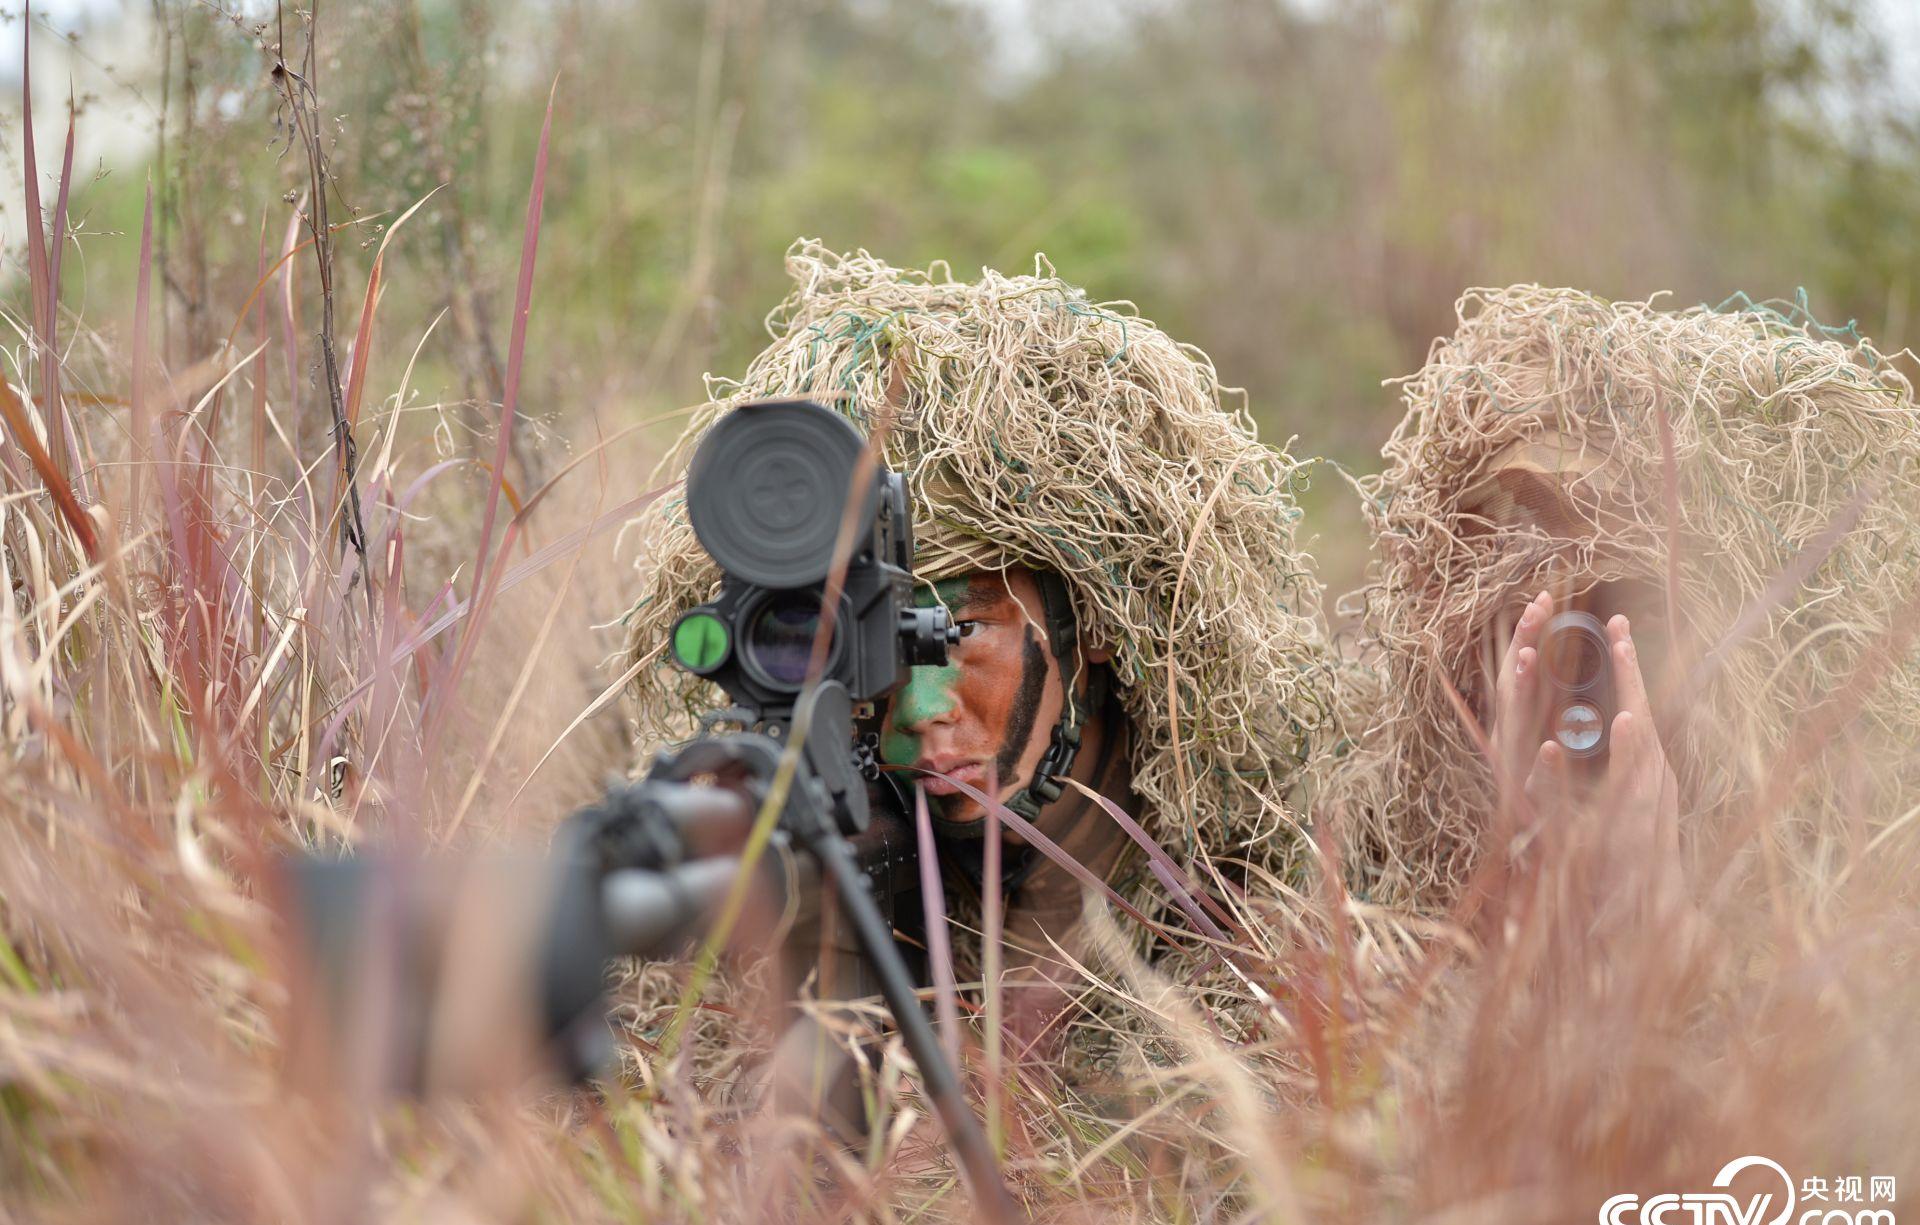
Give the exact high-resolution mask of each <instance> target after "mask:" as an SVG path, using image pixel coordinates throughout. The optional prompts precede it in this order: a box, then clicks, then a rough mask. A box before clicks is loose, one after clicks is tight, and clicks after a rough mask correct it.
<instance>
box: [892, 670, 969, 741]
mask: <svg viewBox="0 0 1920 1225" xmlns="http://www.w3.org/2000/svg"><path fill="white" fill-rule="evenodd" d="M959 680H960V669H959V668H957V667H954V666H953V665H950V664H949V665H947V666H944V667H931V666H927V665H922V666H920V667H916V668H913V669H911V670H910V671H909V672H908V674H907V683H906V684H905V685H904V686H902V687H901V689H900V692H899V693H897V694H895V695H894V697H893V725H894V726H895V727H898V728H903V729H905V730H907V731H918V730H920V729H921V728H924V727H931V726H933V725H934V724H936V723H947V722H951V721H952V720H953V717H954V712H955V710H956V709H957V708H958V707H959V704H960V703H959V699H958V697H957V695H956V694H955V692H954V687H955V685H956V684H958V682H959Z"/></svg>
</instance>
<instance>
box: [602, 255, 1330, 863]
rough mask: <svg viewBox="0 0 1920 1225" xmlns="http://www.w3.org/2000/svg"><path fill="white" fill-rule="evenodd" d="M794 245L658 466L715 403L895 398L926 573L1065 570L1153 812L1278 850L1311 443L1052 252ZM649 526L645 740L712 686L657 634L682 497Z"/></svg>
mask: <svg viewBox="0 0 1920 1225" xmlns="http://www.w3.org/2000/svg"><path fill="white" fill-rule="evenodd" d="M787 269H788V271H789V273H790V274H791V275H792V277H793V279H794V283H795V288H794V291H793V293H792V294H791V295H790V296H789V297H788V298H787V299H786V301H784V302H782V303H781V304H780V305H779V306H778V307H776V308H775V309H774V311H773V312H772V314H771V315H769V316H768V319H767V327H768V330H769V331H770V332H771V333H772V335H773V337H774V342H773V344H772V345H771V346H769V347H768V348H767V349H766V350H765V351H764V352H762V353H761V354H760V355H759V356H758V357H756V358H754V360H753V361H752V362H751V363H750V364H749V365H748V367H747V371H746V373H745V374H744V375H743V376H742V377H741V378H740V379H738V380H732V379H710V380H709V386H708V391H709V394H710V395H711V396H712V400H711V402H710V403H708V404H707V405H706V406H705V407H704V408H703V410H702V411H701V412H700V413H699V414H698V415H697V416H696V418H695V419H694V421H693V422H692V424H691V425H690V427H689V428H688V430H687V432H686V434H685V435H684V436H683V438H682V440H681V443H680V444H679V445H678V446H677V447H676V448H675V450H674V451H673V453H672V454H671V455H670V456H669V458H668V460H667V461H666V466H665V469H664V471H665V472H666V473H667V474H669V475H670V476H678V475H679V473H680V472H681V471H682V470H683V469H684V466H685V464H686V462H687V460H688V459H689V458H691V455H692V451H693V446H694V444H695V443H696V442H697V441H698V439H699V437H700V435H701V433H702V432H703V431H704V430H705V429H706V427H707V426H708V425H709V424H711V423H712V422H713V421H714V420H715V419H716V418H718V417H719V416H720V415H721V414H723V413H725V412H727V411H728V410H729V409H731V408H732V407H734V406H735V405H737V404H740V403H743V402H746V401H752V400H762V399H771V398H781V397H795V396H807V397H812V398H815V399H818V400H820V401H822V402H824V403H826V404H827V405H829V406H830V407H834V408H837V409H839V410H840V411H842V412H844V413H846V414H847V416H848V417H850V418H851V419H852V420H853V421H854V422H855V423H856V424H857V425H859V426H860V427H861V429H862V430H863V431H869V430H871V429H872V427H873V425H874V423H875V421H876V420H877V419H878V418H879V417H880V416H881V415H883V414H884V415H887V416H890V417H892V418H893V426H892V429H891V432H890V434H889V436H888V441H887V447H886V462H887V463H888V465H889V466H892V467H894V468H896V469H898V470H900V471H903V472H905V473H906V474H907V476H908V480H909V484H910V488H911V490H912V493H913V497H914V515H915V532H916V535H917V537H918V545H919V547H918V552H917V555H916V559H915V569H916V571H917V573H918V574H919V575H920V576H921V577H923V578H926V579H937V578H940V577H944V576H947V575H951V574H955V573H959V572H962V571H965V570H973V569H993V568H1001V567H1005V566H1009V565H1016V564H1023V565H1027V566H1031V567H1033V568H1036V569H1041V570H1054V571H1057V572H1059V573H1060V574H1062V575H1064V576H1065V577H1066V579H1067V581H1068V584H1069V587H1070V589H1071V591H1072V595H1073V602H1074V607H1075V610H1076V612H1077V613H1078V615H1079V617H1080V621H1081V625H1082V628H1083V635H1084V637H1085V639H1086V640H1087V641H1088V643H1089V644H1090V645H1092V646H1095V647H1104V648H1107V649H1109V650H1111V651H1112V652H1113V668H1114V672H1115V675H1116V677H1117V678H1118V679H1119V682H1120V685H1121V686H1122V688H1123V690H1124V701H1125V704H1126V709H1127V712H1128V714H1129V716H1130V717H1131V719H1132V722H1133V726H1134V751H1135V760H1134V777H1133V785H1134V790H1135V792H1136V793H1137V794H1138V795H1139V796H1140V797H1141V799H1142V800H1143V801H1144V802H1145V808H1146V811H1145V812H1143V813H1140V814H1137V815H1139V816H1140V818H1141V820H1142V823H1143V824H1145V826H1146V827H1147V829H1148V830H1149V831H1151V832H1152V833H1153V834H1154V835H1155V836H1156V837H1158V838H1161V839H1162V840H1163V843H1164V844H1165V845H1166V846H1167V849H1168V850H1169V852H1170V853H1172V854H1174V855H1175V856H1176V857H1178V856H1181V855H1182V854H1185V855H1189V856H1190V855H1191V854H1193V853H1194V852H1195V851H1196V850H1198V849H1200V848H1205V849H1207V850H1209V851H1211V852H1212V853H1214V854H1222V853H1226V854H1241V853H1245V854H1247V855H1249V856H1251V857H1252V858H1254V859H1255V860H1257V861H1259V862H1261V863H1263V864H1267V865H1278V866H1285V865H1289V864H1291V863H1292V861H1293V858H1294V856H1295V854H1296V852H1297V850H1298V845H1297V844H1298V839H1297V838H1296V836H1295V835H1296V832H1297V824H1296V822H1295V819H1294V817H1293V816H1292V815H1291V814H1290V813H1289V811H1288V809H1287V807H1286V805H1285V804H1284V803H1283V799H1282V797H1283V795H1284V794H1285V792H1286V789H1287V787H1288V785H1289V783H1290V781H1291V780H1292V779H1293V777H1294V775H1295V774H1296V772H1297V770H1298V768H1299V766H1300V764H1301V762H1302V761H1303V760H1305V759H1306V758H1307V756H1308V755H1309V754H1310V753H1311V752H1313V751H1314V750H1315V749H1316V747H1317V741H1316V737H1317V736H1318V735H1319V734H1320V733H1321V732H1322V731H1323V729H1324V727H1325V725H1326V722H1327V718H1328V707H1329V697H1328V693H1329V687H1330V685H1329V670H1328V667H1329V665H1328V658H1327V654H1326V648H1325V636H1324V633H1323V630H1322V624H1321V616H1320V611H1319V585H1318V582H1317V581H1316V580H1315V578H1314V577H1313V575H1312V573H1311V571H1310V568H1309V563H1308V560H1307V559H1306V557H1305V556H1304V555H1303V554H1302V553H1301V552H1300V551H1299V550H1298V548H1297V547H1296V545H1295V541H1294V529H1295V524H1296V522H1297V521H1298V518H1299V511H1298V509H1297V508H1296V506H1295V505H1294V498H1293V485H1294V482H1295V481H1296V480H1297V479H1301V468H1302V465H1301V464H1300V463H1298V462H1296V461H1295V460H1294V459H1292V458H1291V457H1290V456H1289V455H1287V454H1286V453H1285V452H1284V451H1281V450H1276V449H1273V448H1270V447H1267V446H1265V445H1263V444H1261V443H1260V442H1259V441H1258V439H1257V438H1256V437H1255V433H1254V428H1253V424H1252V422H1251V420H1250V419H1249V418H1248V416H1247V414H1246V412H1245V410H1244V408H1238V409H1231V410H1230V409H1228V408H1227V407H1226V406H1225V405H1223V403H1222V399H1223V395H1224V394H1225V392H1224V389H1223V388H1222V387H1221V386H1220V383H1219V380H1218V378H1217V376H1216V375H1215V373H1214V370H1213V366H1212V363H1210V362H1209V361H1208V360H1207V358H1206V355H1205V354H1203V353H1201V352H1199V351H1198V350H1197V349H1194V348H1192V347H1190V346H1186V345H1180V344H1176V343H1175V342H1174V341H1173V340H1172V339H1170V338H1169V337H1168V336H1167V335H1166V334H1165V333H1163V332H1161V331H1160V330H1159V329H1158V328H1156V327H1155V326H1154V325H1153V324H1152V323H1150V322H1148V321H1147V320H1144V319H1141V318H1140V317H1139V316H1138V315H1136V314H1134V313H1133V311H1132V307H1131V306H1130V305H1129V304H1125V303H1118V304H1112V303H1110V304H1096V303H1093V302H1090V301H1088V299H1087V298H1086V296H1085V294H1084V293H1082V292H1081V291H1080V290H1078V289H1075V288H1074V287H1073V286H1071V285H1069V284H1067V283H1066V282H1064V281H1062V280H1060V279H1059V278H1058V277H1056V276H1055V275H1054V274H1053V272H1052V269H1051V268H1049V267H1047V266H1046V264H1045V262H1044V261H1041V262H1040V265H1039V268H1038V274H1037V275H1035V276H1013V277H1009V276H1002V275H1000V274H998V273H995V272H987V273H986V274H985V276H984V277H983V278H982V279H981V280H979V281H978V282H975V283H973V284H963V283H957V282H954V281H952V280H950V279H948V273H947V270H946V268H945V266H944V265H940V264H936V265H934V266H933V268H932V269H930V270H928V271H927V272H920V271H915V270H902V269H896V268H892V267H889V266H888V265H886V264H884V263H882V262H881V261H879V260H877V259H874V258H873V257H871V256H869V255H867V254H865V253H864V252H862V253H858V254H855V255H851V256H839V255H835V254H833V253H831V252H829V251H826V250H825V249H823V248H822V247H820V246H819V245H817V244H815V243H810V242H802V243H798V244H796V245H795V246H794V247H793V249H792V250H791V251H790V252H789V253H788V256H787ZM1210 502H1211V506H1209V503H1210ZM1203 514H1205V518H1204V520H1203V517H1202V516H1203ZM638 531H639V535H640V537H641V539H642V540H644V541H645V544H644V546H643V549H644V556H643V557H642V558H641V561H640V566H641V576H640V596H639V599H638V600H637V601H636V603H635V604H634V606H633V608H632V610H631V612H630V613H629V614H628V619H627V624H628V628H629V642H630V644H631V655H630V662H639V663H640V664H642V665H643V667H642V671H641V672H640V676H639V680H638V683H637V686H636V696H637V710H638V715H639V722H640V731H641V736H642V742H643V744H645V743H648V742H659V741H663V740H667V739H670V738H672V737H673V736H675V735H676V734H679V733H681V732H682V731H683V730H684V728H685V727H686V722H685V718H686V716H687V714H688V713H689V712H692V711H699V710H705V709H711V708H712V707H713V706H714V705H715V704H716V702H717V699H718V693H717V691H716V690H713V689H712V688H710V687H708V686H706V685H705V684H704V683H701V682H698V681H696V680H693V679H692V678H689V677H688V676H686V675H685V674H684V673H681V672H679V671H677V670H675V669H673V668H672V667H671V665H670V664H668V662H667V660H666V655H665V648H666V643H667V631H668V628H669V627H670V626H671V625H672V623H673V620H674V618H675V617H677V616H678V615H679V614H680V613H681V612H682V611H684V610H685V609H687V608H688V607H691V606H692V605H694V604H697V603H699V602H700V601H702V600H704V599H707V598H709V597H710V596H711V595H712V594H713V593H714V592H715V591H716V590H717V584H718V571H717V570H716V568H715V567H714V566H713V564H712V563H711V562H710V561H709V560H708V559H707V557H706V555H705V554H704V553H703V552H701V550H700V549H699V547H698V545H697V544H696V542H695V540H694V536H693V531H692V528H691V527H690V526H689V525H688V524H687V522H686V517H685V514H684V507H683V505H682V503H681V502H680V501H679V500H677V499H675V500H672V501H669V502H666V503H663V504H662V505H661V507H660V509H659V510H658V511H656V512H653V513H651V514H650V516H649V517H648V518H647V519H646V520H644V521H643V522H642V523H641V524H640V525H639V528H638ZM1169 682H1172V683H1174V684H1176V686H1177V700H1176V701H1175V702H1174V703H1173V705H1174V706H1176V707H1177V710H1178V712H1179V714H1178V720H1177V724H1176V721H1175V720H1173V719H1171V718H1170V717H1169V698H1168V684H1169Z"/></svg>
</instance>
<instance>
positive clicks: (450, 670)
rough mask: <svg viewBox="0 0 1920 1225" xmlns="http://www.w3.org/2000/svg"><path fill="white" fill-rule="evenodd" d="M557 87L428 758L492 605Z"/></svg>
mask: <svg viewBox="0 0 1920 1225" xmlns="http://www.w3.org/2000/svg"><path fill="white" fill-rule="evenodd" d="M559 88H560V82H559V79H558V78H555V80H554V83H553V86H552V87H551V88H550V89H549V90H548V91H547V113H546V118H545V119H544V120H542V121H541V124H540V145H539V148H538V149H537V150H536V151H535V153H534V159H533V183H532V185H531V186H530V187H529V189H528V191H527V217H526V226H525V229H524V231H523V232H522V234H521V238H520V276H519V280H518V281H517V283H516V284H515V286H514V292H513V332H512V338H511V339H510V340H509V342H508V345H507V385H506V394H505V396H504V397H503V398H502V400H501V402H500V439H499V443H498V445H497V446H496V447H495V448H494V461H493V480H492V483H491V484H490V485H489V486H488V488H487V509H486V511H485V512H484V514H483V515H482V516H481V521H480V547H479V549H478V550H477V551H476V552H475V554H474V560H473V596H472V597H471V599H472V602H473V616H471V617H470V618H469V619H468V620H467V623H466V626H465V627H464V628H463V629H462V630H461V633H460V644H459V646H458V648H457V649H456V650H455V651H454V654H453V657H452V659H451V660H449V661H448V663H447V664H446V667H445V668H444V670H443V671H442V672H441V674H440V676H439V677H437V678H436V679H435V681H434V685H433V691H432V696H431V702H432V710H431V712H430V713H429V715H428V717H427V730H426V735H425V737H424V739H423V743H424V747H425V752H426V755H427V758H428V759H429V760H431V759H432V757H433V753H434V750H435V749H436V748H437V747H438V745H439V742H440V736H441V733H442V729H443V728H444V727H445V725H446V719H447V717H448V714H449V712H450V711H451V710H452V708H453V698H454V695H455V694H457V693H458V692H459V689H460V678H461V676H462V674H463V673H465V671H466V668H467V663H468V661H469V660H470V659H472V658H473V652H474V648H475V647H477V646H478V645H479V642H480V634H481V631H482V630H484V629H485V628H486V616H487V609H488V606H489V605H490V604H491V603H492V595H491V591H490V588H491V586H492V583H491V580H492V578H493V575H492V574H491V573H490V572H489V571H490V569H491V568H490V567H489V566H488V562H489V560H490V559H491V556H492V550H493V524H494V519H495V518H496V517H497V516H498V515H499V513H500V489H501V485H502V484H503V483H504V482H505V480H506V470H507V459H508V456H509V454H510V449H511V448H512V446H513V418H514V410H515V407H516V405H517V403H518V401H519V398H520V371H521V366H522V363H523V360H524V358H525V356H526V349H527V318H528V316H529V315H530V314H531V313H532V311H533V269H534V258H535V256H536V255H537V254H538V252H539V249H540V214H541V211H542V209H543V208H544V207H545V205H546V199H547V148H548V145H549V143H550V142H551V140H552V138H553V98H554V94H555V93H556V92H557V91H558V90H559ZM507 535H508V542H503V544H502V546H501V550H500V553H501V557H502V559H504V558H505V556H506V554H507V551H508V544H509V543H510V541H511V538H512V535H513V528H512V527H511V526H509V527H508V529H507Z"/></svg>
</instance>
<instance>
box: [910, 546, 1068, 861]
mask: <svg viewBox="0 0 1920 1225" xmlns="http://www.w3.org/2000/svg"><path fill="white" fill-rule="evenodd" d="M1034 579H1035V581H1036V582H1037V583H1038V584H1039V587H1040V613H1041V619H1042V620H1043V621H1044V622H1045V627H1046V631H1047V643H1048V645H1049V646H1051V647H1052V648H1053V658H1054V661H1055V663H1056V664H1058V666H1059V670H1060V687H1061V689H1062V690H1063V691H1064V693H1063V698H1062V703H1061V707H1060V721H1059V722H1057V723H1055V724H1054V725H1053V732H1052V734H1051V735H1050V736H1048V738H1047V751H1046V752H1045V753H1043V754H1041V756H1040V763H1039V764H1038V765H1037V766H1035V767H1034V770H1033V777H1032V778H1031V779H1029V780H1028V781H1027V785H1026V786H1025V787H1023V788H1021V789H1020V791H1019V793H1018V794H1016V795H1015V796H1014V797H1013V798H1012V799H1010V800H1008V801H1007V807H1008V808H1009V809H1011V810H1012V811H1014V812H1016V813H1018V814H1020V815H1021V816H1022V817H1025V818H1026V819H1027V820H1028V821H1037V820H1039V819H1040V810H1041V808H1043V807H1045V806H1046V805H1048V804H1051V803H1053V802H1054V801H1055V800H1057V799H1059V798H1060V795H1061V792H1062V791H1063V790H1064V789H1065V787H1066V783H1065V782H1064V781H1063V780H1064V779H1065V778H1066V777H1067V775H1068V774H1070V773H1071V772H1072V770H1073V759H1074V757H1075V756H1077V755H1078V754H1079V752H1080V732H1081V729H1083V728H1084V727H1085V726H1086V722H1087V719H1088V717H1089V716H1090V715H1091V713H1092V712H1093V711H1096V710H1098V709H1100V707H1101V705H1102V704H1103V703H1104V702H1105V701H1106V670H1105V669H1104V668H1091V669H1089V670H1088V671H1089V675H1088V677H1087V694H1086V698H1085V700H1084V701H1076V700H1075V699H1074V695H1073V673H1074V669H1075V666H1076V665H1077V663H1078V660H1077V658H1076V656H1077V650H1076V648H1077V647H1078V645H1079V640H1080V631H1079V623H1078V622H1077V621H1076V620H1075V619H1074V615H1073V598H1072V597H1071V596H1070V595H1069V594H1068V593H1067V583H1066V580H1065V579H1063V578H1061V577H1060V576H1059V575H1058V574H1054V573H1052V572H1050V571H1048V572H1042V573H1036V574H1035V575H1034ZM933 824H934V828H935V829H936V830H938V831H939V832H940V833H941V834H943V835H945V836H946V837H949V838H980V837H984V836H985V835H986V832H987V822H986V821H985V820H979V821H949V820H947V819H945V818H944V817H939V816H935V817H934V818H933Z"/></svg>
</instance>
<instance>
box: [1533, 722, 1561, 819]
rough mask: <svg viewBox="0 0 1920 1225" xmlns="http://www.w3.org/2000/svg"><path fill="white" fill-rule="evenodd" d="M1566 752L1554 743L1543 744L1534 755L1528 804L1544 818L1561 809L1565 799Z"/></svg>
mask: <svg viewBox="0 0 1920 1225" xmlns="http://www.w3.org/2000/svg"><path fill="white" fill-rule="evenodd" d="M1565 761H1566V750H1564V749H1562V748H1561V747H1560V746H1559V745H1558V744H1557V743H1555V742H1554V741H1551V740H1548V741H1545V742H1544V743H1542V744H1541V745H1540V747H1539V749H1538V750H1536V751H1535V752H1534V755H1533V769H1532V770H1530V771H1529V772H1528V773H1527V785H1526V792H1527V802H1528V803H1530V804H1532V805H1533V807H1534V811H1535V812H1536V813H1538V814H1540V815H1542V816H1545V815H1549V814H1550V813H1551V812H1552V811H1553V810H1554V809H1555V808H1557V807H1559V805H1560V801H1561V800H1562V799H1563V798H1564V792H1565V786H1564V783H1565V781H1566V770H1565Z"/></svg>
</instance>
